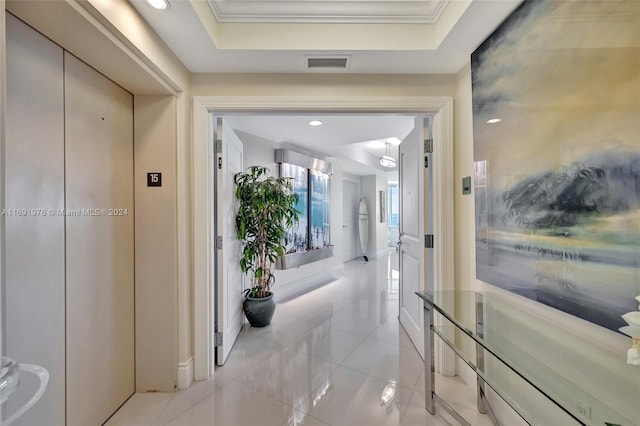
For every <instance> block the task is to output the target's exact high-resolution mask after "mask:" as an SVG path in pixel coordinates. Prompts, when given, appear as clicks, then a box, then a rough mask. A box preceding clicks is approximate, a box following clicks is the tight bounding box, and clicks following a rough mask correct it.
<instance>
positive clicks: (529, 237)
mask: <svg viewBox="0 0 640 426" xmlns="http://www.w3.org/2000/svg"><path fill="white" fill-rule="evenodd" d="M639 22H640V2H638V1H637V0H626V1H625V0H621V1H595V2H587V1H539V0H537V1H525V2H524V3H523V4H522V5H521V6H520V7H518V9H516V10H515V11H514V12H513V13H512V14H511V15H510V16H509V17H508V18H507V19H506V20H505V21H504V22H503V23H502V24H501V25H500V26H499V27H498V29H497V30H496V31H495V32H494V33H493V34H492V35H491V36H490V37H489V38H488V39H487V40H486V41H485V42H484V43H483V44H482V45H481V46H480V47H479V48H478V49H477V50H476V51H475V52H474V53H473V55H472V57H471V70H472V88H473V91H472V93H473V132H474V157H475V180H474V189H475V204H476V275H477V278H478V279H480V280H482V281H484V282H487V283H490V284H493V285H496V286H498V287H501V288H503V289H506V290H509V291H512V292H514V293H517V294H520V295H522V296H524V297H527V298H529V299H532V300H535V301H538V302H540V303H544V304H546V305H549V306H551V307H553V308H556V309H559V310H562V311H564V312H567V313H569V314H572V315H575V316H578V317H580V318H583V319H585V320H587V321H590V322H592V323H595V324H598V325H600V326H602V327H605V328H609V329H611V330H617V329H618V328H619V327H621V326H623V325H625V323H624V321H623V320H622V319H621V318H620V315H622V314H624V313H626V312H629V311H633V310H635V309H636V307H637V306H636V305H637V303H636V301H635V299H634V297H635V296H637V295H639V294H640V25H639V24H638V23H639Z"/></svg>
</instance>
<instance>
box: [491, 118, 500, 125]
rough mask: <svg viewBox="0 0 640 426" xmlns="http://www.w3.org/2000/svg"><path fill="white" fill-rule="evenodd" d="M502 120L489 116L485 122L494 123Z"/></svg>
mask: <svg viewBox="0 0 640 426" xmlns="http://www.w3.org/2000/svg"><path fill="white" fill-rule="evenodd" d="M501 121H502V118H490V119H489V120H487V124H496V123H499V122H501Z"/></svg>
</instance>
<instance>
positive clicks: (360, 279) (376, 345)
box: [107, 253, 491, 426]
mask: <svg viewBox="0 0 640 426" xmlns="http://www.w3.org/2000/svg"><path fill="white" fill-rule="evenodd" d="M397 259H398V258H397V254H396V253H392V254H390V255H389V256H387V257H384V258H381V259H378V260H371V261H369V262H364V261H362V260H355V261H352V262H349V263H346V264H345V267H344V273H343V275H342V276H341V277H340V279H338V280H335V281H333V282H331V283H329V284H327V285H325V286H323V287H320V288H318V289H315V290H313V291H311V292H309V293H306V294H304V295H302V296H300V297H297V298H295V299H292V300H290V301H285V302H282V303H279V304H278V307H277V309H276V313H275V316H274V319H273V322H272V324H271V325H270V326H269V327H266V328H263V329H255V328H251V327H249V326H248V324H245V328H244V330H243V331H242V333H241V334H240V337H239V338H238V340H237V342H236V344H235V346H234V348H233V350H232V352H231V355H230V356H229V359H228V361H227V363H226V364H225V365H224V366H223V367H219V368H217V369H216V371H215V374H214V376H213V378H212V379H211V380H208V381H203V382H196V383H194V384H193V385H191V387H190V388H189V389H187V390H186V391H180V392H177V393H142V394H141V393H137V394H135V395H134V396H133V397H132V398H131V399H130V400H129V401H128V402H127V403H126V404H125V405H124V406H123V407H122V408H121V409H120V410H119V411H118V412H117V413H116V414H115V415H114V416H113V417H112V418H111V420H110V421H109V422H107V425H108V426H115V425H128V426H134V425H135V426H146V425H183V426H199V425H229V426H252V425H260V426H267V425H276V426H279V425H345V426H347V425H348V426H360V425H363V426H364V425H367V426H368V425H449V424H456V422H455V421H454V420H453V419H452V418H451V417H450V416H449V415H448V414H447V413H444V410H442V409H440V410H439V414H438V415H436V416H431V415H429V413H427V412H426V410H425V408H424V374H423V373H424V371H423V370H424V364H423V361H422V359H421V358H420V355H419V354H418V352H417V351H416V349H415V348H414V347H413V345H412V343H411V341H410V340H409V338H408V336H407V335H406V333H405V332H404V330H403V329H402V327H401V326H400V325H399V323H398V319H397V312H398V290H399V288H398V272H397ZM277 290H278V288H277V285H276V287H275V291H276V292H277ZM437 381H438V382H437V386H438V390H439V394H441V396H442V397H443V398H444V399H445V400H447V401H449V402H450V403H451V405H452V406H453V407H454V408H456V409H457V410H458V411H459V412H460V413H461V414H462V415H463V416H465V417H466V418H467V419H468V420H469V421H470V423H471V424H473V425H485V424H486V425H490V424H491V422H490V420H489V419H488V418H487V416H484V415H480V414H479V413H478V411H477V410H476V408H475V396H474V395H473V394H472V393H471V392H470V391H469V389H468V388H467V387H466V386H465V385H464V384H463V383H462V382H461V381H460V380H459V379H458V378H443V377H440V376H437ZM394 384H395V386H394ZM393 387H395V395H392V396H388V397H387V398H388V399H389V400H388V402H386V401H385V402H386V404H385V403H382V399H383V394H385V393H386V394H387V395H388V394H390V393H391V392H389V391H390V390H391V389H393ZM385 389H386V390H387V392H384V391H385Z"/></svg>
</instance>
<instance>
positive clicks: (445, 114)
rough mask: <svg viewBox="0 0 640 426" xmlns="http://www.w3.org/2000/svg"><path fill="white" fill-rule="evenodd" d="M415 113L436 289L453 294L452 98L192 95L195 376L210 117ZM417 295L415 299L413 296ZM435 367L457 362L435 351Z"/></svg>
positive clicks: (209, 282)
mask: <svg viewBox="0 0 640 426" xmlns="http://www.w3.org/2000/svg"><path fill="white" fill-rule="evenodd" d="M212 112H213V113H215V114H216V115H224V114H233V113H236V114H237V113H241V114H248V113H253V114H273V113H279V114H287V113H289V114H293V113H297V114H299V113H305V112H309V113H344V114H356V113H360V114H385V113H386V114H399V113H405V114H416V115H431V116H433V121H432V126H433V130H432V137H433V145H434V151H435V152H437V153H438V155H434V159H433V161H434V175H433V179H434V182H433V187H434V188H435V194H434V198H433V199H434V206H433V213H434V217H433V223H434V228H435V229H438V230H439V232H437V233H436V234H435V236H434V249H435V251H434V257H435V259H434V279H435V283H434V285H435V289H437V290H453V289H454V271H453V248H454V247H453V241H454V240H453V238H454V233H453V211H454V210H453V195H454V194H453V188H454V185H453V142H454V140H453V98H452V97H449V96H439V97H435V96H434V97H431V96H429V97H420V96H411V97H409V96H407V97H391V96H390V97H373V96H371V97H362V96H359V97H333V98H331V97H293V96H259V97H252V96H195V97H194V98H193V148H192V176H193V285H194V289H193V290H194V291H193V316H194V329H193V331H194V357H193V359H194V378H195V380H205V379H208V378H209V377H211V375H212V374H213V369H214V365H212V363H211V361H210V360H211V356H210V352H211V351H212V350H213V346H212V344H211V343H212V342H211V338H210V336H211V327H212V326H213V324H212V323H211V320H210V319H211V318H212V309H213V306H211V303H210V300H211V294H212V292H213V291H214V287H213V286H214V276H215V275H214V272H215V271H214V267H213V263H214V262H213V257H212V255H213V253H214V252H213V242H214V241H213V240H214V236H213V229H214V227H213V221H214V216H213V196H214V191H215V187H214V185H213V176H214V173H215V166H214V159H213V155H214V154H213V149H212V148H213V147H212V143H213V142H212V141H213V123H212V122H211V120H209V114H210V113H212ZM416 297H417V296H416ZM437 352H438V353H437V355H436V359H437V360H439V362H438V365H437V367H438V368H439V371H441V372H442V374H444V375H453V374H455V359H451V354H450V353H447V352H445V351H444V348H443V347H442V346H441V347H440V348H438V349H437Z"/></svg>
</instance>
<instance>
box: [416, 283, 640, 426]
mask: <svg viewBox="0 0 640 426" xmlns="http://www.w3.org/2000/svg"><path fill="white" fill-rule="evenodd" d="M416 294H418V296H419V297H420V298H422V299H423V300H424V301H425V302H426V303H427V304H428V305H430V306H432V307H433V309H434V311H435V312H436V313H437V314H440V315H441V317H443V318H444V319H445V321H436V324H435V325H434V326H433V329H434V332H435V333H436V334H438V336H440V337H441V338H443V339H445V340H447V341H448V342H447V343H448V344H449V345H450V346H452V347H453V348H454V349H455V350H456V352H458V355H460V356H461V357H462V358H463V359H464V360H465V361H466V362H467V363H468V364H469V365H470V366H471V367H472V368H474V369H476V372H477V373H478V375H479V376H480V377H481V378H483V379H484V380H485V381H486V382H487V383H488V384H489V386H490V387H492V388H493V389H494V390H495V392H496V393H498V395H500V396H501V397H502V398H503V399H504V400H505V401H506V402H507V403H508V404H509V405H510V406H511V407H512V408H514V409H515V411H516V412H518V413H519V414H520V415H521V416H522V417H523V418H524V419H525V420H527V421H529V422H530V423H532V424H544V423H541V422H540V421H539V420H538V421H536V419H540V418H541V417H542V418H544V415H542V416H541V413H540V412H539V409H536V405H535V404H534V403H533V402H531V401H527V400H528V399H530V395H531V392H529V393H528V394H527V393H526V392H524V393H523V390H522V388H523V386H525V387H526V384H528V385H529V386H528V387H529V388H530V389H531V388H535V389H537V390H538V391H539V392H540V393H542V394H543V395H545V396H546V397H547V398H548V399H549V400H551V401H553V402H554V403H555V404H556V405H557V406H558V407H561V408H562V409H563V410H564V411H565V412H566V413H568V415H569V416H571V417H573V418H574V420H577V421H579V422H581V423H584V424H587V425H601V426H602V425H640V368H638V367H637V366H632V365H628V364H627V363H626V353H620V352H618V351H614V350H613V349H611V348H609V347H606V346H603V345H600V344H598V342H597V341H594V339H591V338H589V336H588V335H583V334H577V333H575V332H574V331H572V330H568V329H566V328H563V327H562V326H561V325H560V324H556V323H553V322H551V321H549V320H548V319H546V318H542V317H540V316H538V315H536V314H535V313H532V312H529V311H525V310H523V309H522V308H520V307H519V306H516V305H514V304H512V303H510V302H509V301H508V300H507V299H505V298H503V297H502V296H500V295H499V294H495V293H481V292H473V291H443V292H417V293H416ZM454 330H455V331H454ZM479 354H480V355H482V357H483V358H484V360H485V362H484V363H483V364H484V365H478V363H477V360H478V355H479ZM497 362H500V363H502V364H505V365H506V366H507V367H509V369H510V370H511V371H507V372H505V369H504V367H502V368H501V367H500V366H499V365H497V364H496V363H497ZM481 364H482V363H481ZM509 375H512V376H513V377H509ZM522 382H524V384H523V383H522ZM519 393H522V395H523V396H524V398H518V397H517V395H518V394H519ZM523 401H524V402H523ZM528 402H529V403H530V404H528Z"/></svg>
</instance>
